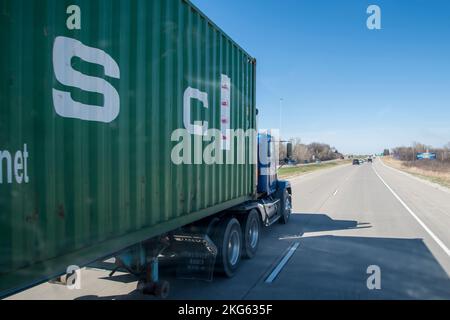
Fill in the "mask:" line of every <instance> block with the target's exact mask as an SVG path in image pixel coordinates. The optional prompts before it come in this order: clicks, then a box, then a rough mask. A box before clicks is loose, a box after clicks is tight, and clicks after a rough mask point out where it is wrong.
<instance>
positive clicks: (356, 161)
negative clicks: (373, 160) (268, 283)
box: [353, 159, 361, 166]
mask: <svg viewBox="0 0 450 320" xmlns="http://www.w3.org/2000/svg"><path fill="white" fill-rule="evenodd" d="M360 164H361V163H360V162H359V160H358V159H353V165H354V166H359V165H360Z"/></svg>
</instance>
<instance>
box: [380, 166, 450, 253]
mask: <svg viewBox="0 0 450 320" xmlns="http://www.w3.org/2000/svg"><path fill="white" fill-rule="evenodd" d="M372 168H373V171H374V172H375V174H376V175H377V176H378V178H380V180H381V182H383V184H384V185H385V186H386V188H388V190H389V191H390V192H391V193H392V194H393V195H394V197H395V198H396V199H397V200H398V201H399V202H400V203H401V204H402V205H403V207H404V208H405V209H406V210H407V211H408V212H409V213H410V214H411V215H412V216H413V217H414V219H416V221H417V222H418V223H419V224H420V225H421V226H422V228H424V229H425V231H426V232H427V233H428V234H429V235H430V236H431V238H433V240H434V241H435V242H436V243H437V244H438V245H439V247H441V249H442V250H444V252H445V253H446V254H447V256H450V250H449V249H448V248H447V246H446V245H445V244H444V243H443V242H442V241H441V239H439V238H438V237H437V236H436V235H435V234H434V233H433V232H432V231H431V230H430V228H428V227H427V226H426V224H425V223H423V222H422V220H420V219H419V217H418V216H417V215H416V214H415V213H414V212H413V211H412V210H411V209H410V208H409V207H408V205H407V204H406V203H405V202H404V201H403V200H402V199H401V198H400V197H399V196H398V195H397V194H396V193H395V191H394V190H392V188H391V187H390V186H389V185H388V184H387V183H386V181H384V179H383V178H382V177H381V176H380V175H379V174H378V172H377V170H376V169H375V168H374V167H372Z"/></svg>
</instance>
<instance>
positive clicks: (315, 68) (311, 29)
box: [193, 0, 450, 154]
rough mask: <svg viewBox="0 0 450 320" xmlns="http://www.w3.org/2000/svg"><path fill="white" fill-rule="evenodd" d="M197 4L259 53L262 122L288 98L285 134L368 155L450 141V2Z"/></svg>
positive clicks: (273, 119)
mask: <svg viewBox="0 0 450 320" xmlns="http://www.w3.org/2000/svg"><path fill="white" fill-rule="evenodd" d="M193 3H194V4H195V5H196V6H198V7H199V8H200V10H202V11H203V12H204V13H206V15H208V16H209V17H210V18H211V19H212V20H213V21H214V22H215V23H216V24H217V25H218V26H219V27H221V28H222V29H223V30H224V31H225V32H226V33H227V34H228V35H230V36H231V37H232V38H233V39H234V40H236V42H238V43H239V44H240V45H241V46H242V47H243V48H244V49H245V50H247V51H248V52H249V53H250V54H251V55H252V56H254V57H256V58H257V60H258V70H257V76H258V79H257V106H258V108H259V110H260V118H259V124H260V127H261V128H278V127H279V120H278V119H279V105H280V103H279V100H280V98H283V108H282V131H281V133H282V136H283V138H289V137H299V138H301V139H302V140H303V142H305V143H310V142H313V141H318V142H326V143H329V144H331V145H333V146H335V147H336V148H338V150H340V151H341V152H345V153H365V154H369V153H379V152H381V151H382V150H383V149H384V148H388V147H389V148H391V147H395V146H399V145H410V144H411V143H412V142H413V141H420V142H422V143H426V144H430V145H433V146H436V147H441V146H443V145H444V144H445V143H447V142H450V1H446V0H397V1H394V0H390V1H387V0H386V1H380V0H373V1H365V0H341V1H336V0H328V1H325V0H279V1H276V0H193ZM371 4H376V5H378V6H380V8H381V10H382V30H375V31H371V30H368V29H367V27H366V20H367V17H368V15H367V14H366V10H367V7H368V6H369V5H371Z"/></svg>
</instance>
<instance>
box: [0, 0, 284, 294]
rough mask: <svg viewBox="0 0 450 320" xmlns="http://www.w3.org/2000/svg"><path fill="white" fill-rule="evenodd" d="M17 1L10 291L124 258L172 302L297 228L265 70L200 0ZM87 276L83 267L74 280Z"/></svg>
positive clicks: (1, 85) (5, 99)
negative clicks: (269, 231) (267, 116)
mask: <svg viewBox="0 0 450 320" xmlns="http://www.w3.org/2000/svg"><path fill="white" fill-rule="evenodd" d="M75 3H76V5H70V6H69V5H67V2H65V1H60V0H49V1H47V2H46V4H45V5H43V4H42V2H41V1H40V0H3V1H2V9H1V10H2V12H1V15H2V29H1V31H0V40H1V43H2V44H3V46H4V50H3V53H2V59H1V61H0V164H1V166H0V168H1V171H0V173H1V175H0V295H2V296H6V295H10V294H12V293H14V292H17V291H20V290H23V289H24V288H27V287H30V286H33V285H36V284H39V283H41V282H44V281H47V280H49V279H53V278H56V277H58V276H60V275H63V274H66V273H67V272H69V273H70V272H72V271H73V270H74V269H76V268H77V267H78V266H79V267H82V266H85V265H88V264H89V263H91V262H93V261H96V260H98V259H100V258H107V257H110V256H115V257H116V259H115V261H116V264H117V268H121V269H125V270H127V271H129V272H130V273H133V274H135V275H136V276H137V277H139V279H140V282H139V283H140V284H139V287H140V288H141V289H142V290H144V292H146V293H150V294H155V295H157V296H160V297H165V296H167V294H168V291H169V286H168V283H167V282H165V281H161V280H160V279H159V274H158V268H159V261H160V259H165V258H174V259H175V261H177V273H178V275H179V276H181V277H184V278H203V279H206V280H211V279H212V274H213V272H216V273H219V272H220V273H223V274H224V275H226V276H228V277H232V276H233V275H234V274H235V272H236V271H237V269H238V266H239V262H240V260H241V257H245V258H252V257H253V256H254V255H255V254H256V251H257V249H258V244H259V240H260V234H261V232H260V231H261V230H260V229H261V227H262V226H270V225H272V224H274V223H275V222H281V223H287V222H288V221H289V217H290V215H291V208H292V204H291V194H292V192H291V187H290V184H289V182H287V181H282V180H279V179H278V178H277V173H276V165H277V163H276V161H275V160H274V159H275V158H274V155H275V154H276V148H275V145H276V143H277V141H276V139H277V138H276V137H275V136H274V135H273V134H272V133H271V132H270V131H269V132H260V133H259V134H257V131H256V130H257V126H256V114H257V110H256V104H255V98H256V60H255V59H254V58H253V57H251V56H250V55H249V54H247V53H246V52H245V51H244V50H243V49H242V48H241V47H240V46H238V45H237V44H236V43H235V42H234V41H233V40H231V39H230V38H229V37H228V36H227V35H226V34H225V33H224V32H222V31H221V30H220V29H219V28H218V27H217V26H216V25H215V24H214V23H213V22H212V21H210V20H209V19H208V18H207V17H206V16H205V15H204V14H202V13H201V12H200V11H199V10H198V9H197V8H196V7H195V6H193V5H192V4H191V3H190V2H189V1H186V0H153V1H147V0H137V1H129V0H109V1H100V0H79V1H76V2H75ZM70 270H72V271H70Z"/></svg>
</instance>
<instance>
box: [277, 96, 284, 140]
mask: <svg viewBox="0 0 450 320" xmlns="http://www.w3.org/2000/svg"><path fill="white" fill-rule="evenodd" d="M282 112H283V98H280V124H279V127H278V130H280V139H281V122H282V120H281V118H282Z"/></svg>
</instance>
